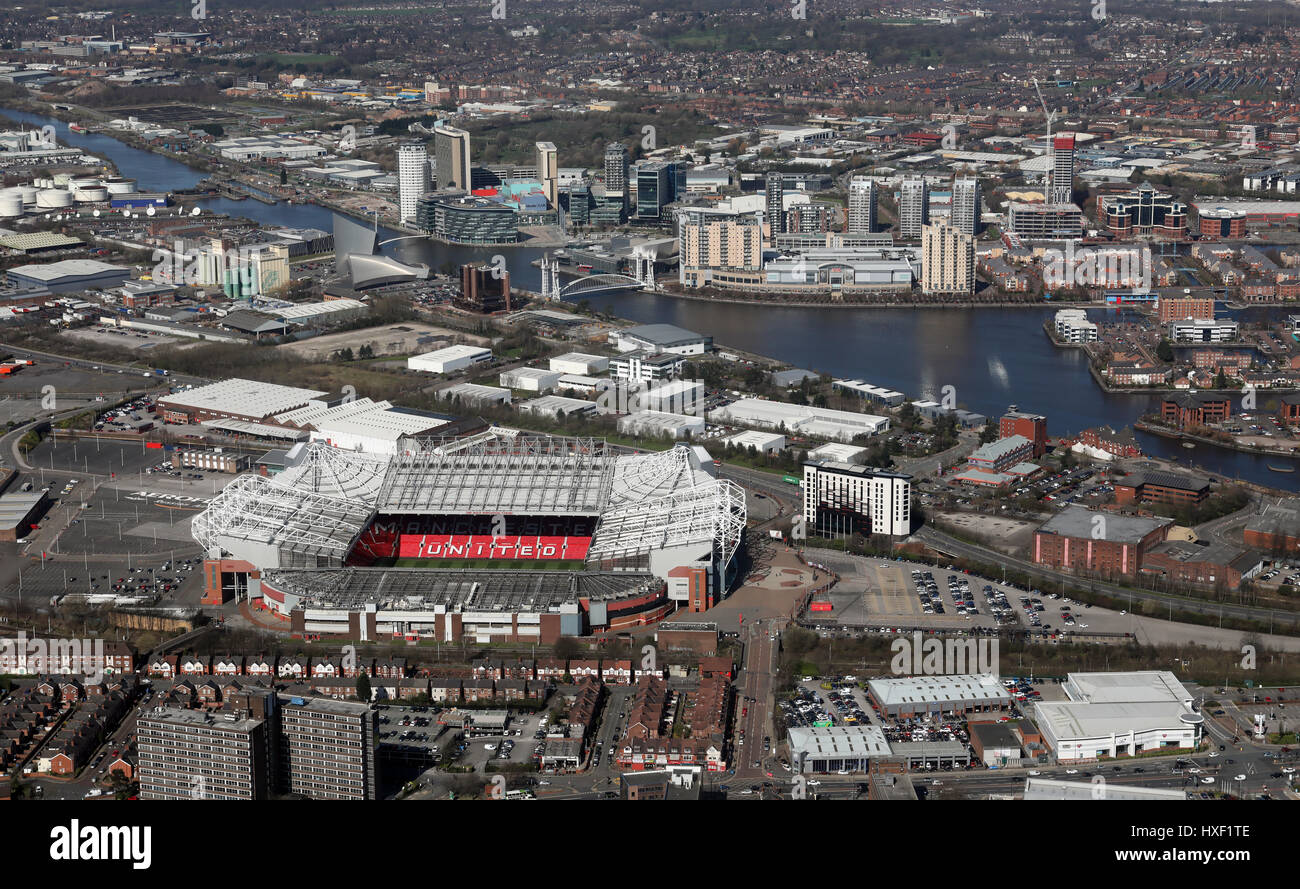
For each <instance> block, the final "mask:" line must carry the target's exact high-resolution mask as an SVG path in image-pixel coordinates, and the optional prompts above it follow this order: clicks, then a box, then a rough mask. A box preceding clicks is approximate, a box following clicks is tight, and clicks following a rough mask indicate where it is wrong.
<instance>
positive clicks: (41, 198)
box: [36, 188, 72, 210]
mask: <svg viewBox="0 0 1300 889" xmlns="http://www.w3.org/2000/svg"><path fill="white" fill-rule="evenodd" d="M36 206H37V207H40V208H41V209H42V210H57V209H60V208H62V207H71V206H72V192H70V191H68V190H67V189H64V188H46V189H44V190H42V191H39V192H37V193H36Z"/></svg>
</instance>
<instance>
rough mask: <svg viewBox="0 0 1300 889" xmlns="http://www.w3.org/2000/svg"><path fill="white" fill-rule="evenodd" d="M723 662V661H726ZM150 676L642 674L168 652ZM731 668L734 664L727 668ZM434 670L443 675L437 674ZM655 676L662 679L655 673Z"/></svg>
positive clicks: (570, 677)
mask: <svg viewBox="0 0 1300 889" xmlns="http://www.w3.org/2000/svg"><path fill="white" fill-rule="evenodd" d="M724 660H725V659H724ZM145 669H146V671H147V672H148V674H149V675H150V676H154V677H158V678H162V679H174V678H176V677H178V676H249V677H254V678H266V679H293V680H302V679H327V678H328V679H355V678H356V677H357V676H359V675H360V674H362V673H365V674H367V675H368V676H370V677H372V678H376V677H378V678H384V679H403V678H409V677H415V676H423V677H426V678H431V679H432V678H447V677H448V676H457V677H459V678H461V679H464V680H489V681H491V680H501V681H522V682H534V681H535V682H542V683H546V682H555V683H560V682H570V681H572V682H578V681H581V680H582V679H594V680H596V681H598V682H603V683H605V684H607V685H631V684H633V683H634V682H635V681H636V678H637V676H638V673H641V674H644V673H645V672H646V671H644V670H642V671H637V670H636V669H634V667H633V662H632V660H631V659H630V658H605V659H601V658H586V659H583V658H572V659H569V660H565V659H563V658H540V659H538V660H517V661H503V660H499V659H487V658H484V659H479V660H476V661H474V662H472V663H471V664H470V665H469V667H468V668H466V667H460V668H457V667H453V666H445V667H437V668H434V670H432V671H431V670H430V669H428V668H424V669H418V670H417V669H412V668H411V666H410V665H409V664H408V662H407V659H406V658H401V657H394V658H385V659H374V660H357V659H356V658H354V657H351V658H350V657H324V656H315V657H308V656H306V655H303V654H294V655H266V654H258V655H241V654H221V655H206V654H196V653H193V652H191V653H189V654H182V655H175V654H168V655H160V656H157V657H155V658H153V659H151V660H150V661H149V663H148V664H147V665H146V667H145ZM726 669H728V670H730V663H729V662H728V663H727V665H726ZM433 672H436V673H437V674H439V676H434V675H433ZM656 675H662V673H661V672H660V671H656Z"/></svg>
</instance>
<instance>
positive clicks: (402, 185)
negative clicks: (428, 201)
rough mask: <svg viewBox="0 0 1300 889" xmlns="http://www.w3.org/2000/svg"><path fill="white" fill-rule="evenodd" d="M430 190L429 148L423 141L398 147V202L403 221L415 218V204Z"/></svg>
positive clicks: (406, 143)
mask: <svg viewBox="0 0 1300 889" xmlns="http://www.w3.org/2000/svg"><path fill="white" fill-rule="evenodd" d="M428 190H429V149H428V148H426V147H425V146H424V143H422V142H404V143H402V144H401V145H399V146H398V148H397V204H398V207H399V209H400V210H401V219H402V221H403V222H411V221H413V220H414V219H415V204H416V202H417V201H418V200H420V196H421V195H423V194H424V193H425V192H426V191H428Z"/></svg>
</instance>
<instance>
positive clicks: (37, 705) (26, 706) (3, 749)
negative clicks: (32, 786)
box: [0, 687, 62, 773]
mask: <svg viewBox="0 0 1300 889" xmlns="http://www.w3.org/2000/svg"><path fill="white" fill-rule="evenodd" d="M61 709H62V706H61V704H60V701H59V698H58V697H56V696H55V695H53V694H48V693H47V694H42V693H40V692H38V691H37V690H36V689H35V688H31V687H28V688H24V689H22V690H20V691H15V692H14V693H13V694H12V695H10V696H9V697H7V698H5V699H4V701H3V702H0V773H7V772H8V771H10V770H11V769H13V768H14V767H15V766H16V765H17V764H18V761H19V760H20V759H21V758H22V756H23V755H24V754H25V753H26V752H27V751H28V750H29V749H30V747H31V745H32V744H35V743H36V742H37V740H38V739H39V738H40V737H41V736H42V735H43V733H44V730H45V727H46V726H47V725H49V724H51V723H52V722H53V721H54V720H55V719H57V718H58V715H59V712H60V710H61Z"/></svg>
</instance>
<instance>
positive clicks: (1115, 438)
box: [1079, 426, 1142, 457]
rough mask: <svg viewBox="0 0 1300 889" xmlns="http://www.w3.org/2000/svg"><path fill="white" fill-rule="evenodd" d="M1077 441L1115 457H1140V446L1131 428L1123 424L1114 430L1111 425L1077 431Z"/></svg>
mask: <svg viewBox="0 0 1300 889" xmlns="http://www.w3.org/2000/svg"><path fill="white" fill-rule="evenodd" d="M1079 443H1080V444H1084V445H1087V446H1088V447H1090V448H1096V449H1097V450H1099V451H1105V452H1106V453H1107V454H1112V455H1114V456H1116V457H1141V456H1142V448H1141V446H1140V445H1139V444H1138V443H1137V437H1136V436H1135V435H1134V434H1133V430H1132V429H1130V428H1129V427H1127V426H1125V427H1124V428H1123V429H1121V430H1119V431H1116V430H1115V428H1114V427H1113V426H1094V427H1093V428H1092V429H1085V430H1083V431H1082V432H1080V433H1079Z"/></svg>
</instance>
